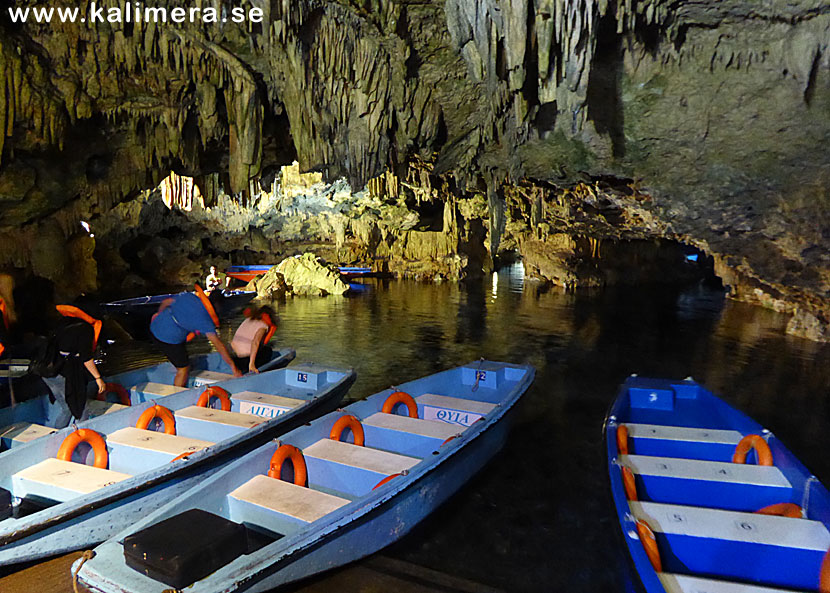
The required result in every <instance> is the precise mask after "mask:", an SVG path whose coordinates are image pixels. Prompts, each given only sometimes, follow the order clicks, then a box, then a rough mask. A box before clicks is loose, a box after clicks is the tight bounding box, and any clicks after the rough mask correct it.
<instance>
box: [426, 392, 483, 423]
mask: <svg viewBox="0 0 830 593" xmlns="http://www.w3.org/2000/svg"><path fill="white" fill-rule="evenodd" d="M415 402H416V403H417V404H418V408H419V410H418V412H419V414H418V415H419V416H420V417H421V418H423V419H424V420H438V421H439V422H447V423H449V424H456V425H461V426H470V425H471V424H472V423H473V422H475V421H476V420H478V419H479V418H482V417H484V416H486V415H487V414H489V413H490V411H491V410H493V408H495V407H496V404H491V403H489V402H482V401H478V400H471V399H462V398H460V397H449V396H447V395H436V394H434V393H425V394H423V395H419V396H418V397H416V398H415Z"/></svg>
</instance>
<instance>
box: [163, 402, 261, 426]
mask: <svg viewBox="0 0 830 593" xmlns="http://www.w3.org/2000/svg"><path fill="white" fill-rule="evenodd" d="M179 418H191V419H193V420H204V421H206V422H215V423H216V424H225V425H228V426H238V427H241V428H252V427H254V426H257V425H259V424H262V423H263V422H265V419H264V418H262V417H260V416H254V415H253V414H240V413H239V412H226V411H225V410H217V409H214V408H202V407H201V406H188V407H187V408H183V409H181V410H176V421H178V420H179Z"/></svg>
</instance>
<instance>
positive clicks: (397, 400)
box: [381, 391, 418, 418]
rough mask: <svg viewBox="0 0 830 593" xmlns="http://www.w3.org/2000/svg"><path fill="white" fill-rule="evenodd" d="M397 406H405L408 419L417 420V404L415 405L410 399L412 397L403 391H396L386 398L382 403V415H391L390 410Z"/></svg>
mask: <svg viewBox="0 0 830 593" xmlns="http://www.w3.org/2000/svg"><path fill="white" fill-rule="evenodd" d="M398 404H405V405H406V407H407V409H408V410H409V417H410V418H417V417H418V404H416V403H415V400H414V399H412V396H411V395H409V394H408V393H406V392H405V391H396V392H394V393H393V394H392V395H390V396H389V397H387V398H386V401H385V402H383V408H382V409H381V411H382V412H383V413H384V414H391V413H392V410H394V409H395V406H396V405H398Z"/></svg>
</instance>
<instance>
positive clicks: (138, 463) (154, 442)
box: [107, 426, 213, 474]
mask: <svg viewBox="0 0 830 593" xmlns="http://www.w3.org/2000/svg"><path fill="white" fill-rule="evenodd" d="M212 444H213V443H212V442H210V441H204V440H200V439H193V438H189V437H186V436H180V435H174V434H166V433H164V432H156V431H154V430H144V429H141V428H135V427H132V426H128V427H126V428H122V429H120V430H116V431H115V432H113V433H112V434H109V435H107V446H108V447H109V448H110V467H112V468H113V469H118V470H127V471H129V472H130V473H133V474H139V473H142V472H145V471H148V470H151V469H153V468H156V467H159V466H160V465H163V464H165V463H169V462H171V461H172V460H173V459H175V458H176V457H178V456H179V455H182V454H183V453H190V452H194V451H199V450H201V449H204V448H206V447H210V446H211V445H212Z"/></svg>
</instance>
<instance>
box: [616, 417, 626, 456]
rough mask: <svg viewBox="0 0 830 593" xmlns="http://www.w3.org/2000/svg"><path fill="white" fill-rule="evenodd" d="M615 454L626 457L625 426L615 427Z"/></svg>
mask: <svg viewBox="0 0 830 593" xmlns="http://www.w3.org/2000/svg"><path fill="white" fill-rule="evenodd" d="M617 453H619V454H620V455H628V427H626V425H625V424H620V425H619V426H618V427H617Z"/></svg>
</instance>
